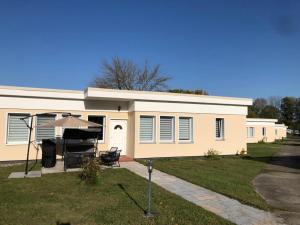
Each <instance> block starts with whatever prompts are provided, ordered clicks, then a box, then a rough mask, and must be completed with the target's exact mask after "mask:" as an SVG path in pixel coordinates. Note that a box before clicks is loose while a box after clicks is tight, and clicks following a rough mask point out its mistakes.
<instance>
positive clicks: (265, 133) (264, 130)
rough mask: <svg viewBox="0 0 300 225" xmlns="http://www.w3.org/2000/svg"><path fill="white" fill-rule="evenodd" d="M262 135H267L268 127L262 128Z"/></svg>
mask: <svg viewBox="0 0 300 225" xmlns="http://www.w3.org/2000/svg"><path fill="white" fill-rule="evenodd" d="M262 135H263V136H266V135H267V129H266V128H265V127H263V128H262Z"/></svg>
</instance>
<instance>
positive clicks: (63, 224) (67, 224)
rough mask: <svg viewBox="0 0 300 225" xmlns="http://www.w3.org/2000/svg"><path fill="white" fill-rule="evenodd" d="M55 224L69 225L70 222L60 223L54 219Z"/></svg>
mask: <svg viewBox="0 0 300 225" xmlns="http://www.w3.org/2000/svg"><path fill="white" fill-rule="evenodd" d="M56 225H71V223H69V222H67V223H61V222H60V221H56Z"/></svg>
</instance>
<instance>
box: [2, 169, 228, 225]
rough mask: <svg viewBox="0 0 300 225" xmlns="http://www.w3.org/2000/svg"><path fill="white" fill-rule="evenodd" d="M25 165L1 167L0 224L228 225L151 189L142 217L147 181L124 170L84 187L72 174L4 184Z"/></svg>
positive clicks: (112, 171)
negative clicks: (150, 214)
mask: <svg viewBox="0 0 300 225" xmlns="http://www.w3.org/2000/svg"><path fill="white" fill-rule="evenodd" d="M23 169H24V165H19V166H11V167H4V168H0V212H1V217H0V224H18V225H28V224H30V225H41V224H43V225H47V224H49V225H55V224H56V225H63V224H64V225H77V224H80V225H84V224H88V225H94V224H138V225H142V224H231V223H230V222H228V221H226V220H224V219H222V218H220V217H218V216H216V215H214V214H213V213H210V212H208V211H205V210H204V209H202V208H200V207H198V206H196V205H194V204H192V203H190V202H188V201H185V200H184V199H182V198H180V197H178V196H176V195H174V194H171V193H169V192H167V191H165V190H164V189H162V188H160V187H158V186H156V185H153V194H154V197H153V208H154V211H155V212H159V214H158V215H157V216H156V217H154V218H152V219H146V218H144V216H143V214H144V210H145V209H146V203H147V198H146V193H147V181H146V180H145V179H143V178H141V177H139V176H137V175H135V174H133V173H131V172H129V171H128V170H126V169H107V170H105V171H103V172H102V173H101V176H100V180H99V183H98V184H97V185H95V186H88V185H86V184H84V183H82V182H81V181H80V179H79V177H78V174H76V173H61V174H49V175H44V176H42V177H41V178H31V179H29V178H28V179H7V177H8V175H9V174H10V173H11V172H15V171H23Z"/></svg>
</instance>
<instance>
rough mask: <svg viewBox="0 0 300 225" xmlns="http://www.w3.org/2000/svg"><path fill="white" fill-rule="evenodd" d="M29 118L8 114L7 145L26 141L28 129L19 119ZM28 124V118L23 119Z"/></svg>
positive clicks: (24, 115) (22, 115)
mask: <svg viewBox="0 0 300 225" xmlns="http://www.w3.org/2000/svg"><path fill="white" fill-rule="evenodd" d="M26 116H29V114H9V115H8V131H7V143H16V142H26V141H28V132H29V130H28V128H27V126H26V124H25V122H24V121H23V120H21V118H24V117H26ZM25 121H26V123H27V124H29V118H26V119H25Z"/></svg>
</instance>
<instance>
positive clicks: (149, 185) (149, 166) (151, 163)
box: [145, 159, 154, 218]
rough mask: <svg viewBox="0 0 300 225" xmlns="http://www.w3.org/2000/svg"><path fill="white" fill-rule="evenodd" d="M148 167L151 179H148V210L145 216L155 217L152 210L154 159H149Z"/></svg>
mask: <svg viewBox="0 0 300 225" xmlns="http://www.w3.org/2000/svg"><path fill="white" fill-rule="evenodd" d="M147 168H148V174H149V179H148V210H147V212H146V213H145V217H147V218H150V217H153V216H154V215H153V213H152V212H151V174H152V171H153V161H152V159H148V160H147Z"/></svg>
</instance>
